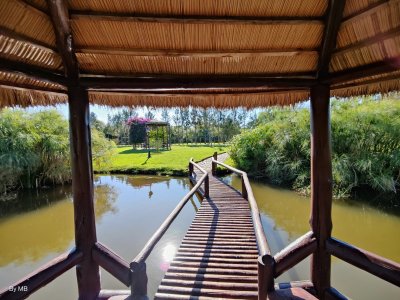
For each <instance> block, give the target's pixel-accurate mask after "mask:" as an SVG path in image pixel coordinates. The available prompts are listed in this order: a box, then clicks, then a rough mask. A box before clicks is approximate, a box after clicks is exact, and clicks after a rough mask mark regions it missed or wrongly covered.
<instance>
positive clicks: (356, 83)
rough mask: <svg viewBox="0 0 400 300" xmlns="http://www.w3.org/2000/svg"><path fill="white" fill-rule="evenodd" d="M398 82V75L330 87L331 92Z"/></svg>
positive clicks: (399, 77)
mask: <svg viewBox="0 0 400 300" xmlns="http://www.w3.org/2000/svg"><path fill="white" fill-rule="evenodd" d="M395 79H397V80H400V74H399V73H396V74H389V75H387V76H382V77H378V78H372V79H367V80H365V81H360V82H353V81H350V82H349V83H341V84H340V83H339V84H337V85H334V86H331V89H332V90H338V89H344V88H351V87H356V86H361V85H367V84H372V83H377V82H385V81H389V80H395Z"/></svg>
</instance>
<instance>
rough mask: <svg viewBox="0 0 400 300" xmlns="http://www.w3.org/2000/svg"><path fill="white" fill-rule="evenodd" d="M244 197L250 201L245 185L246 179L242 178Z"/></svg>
mask: <svg viewBox="0 0 400 300" xmlns="http://www.w3.org/2000/svg"><path fill="white" fill-rule="evenodd" d="M242 196H243V198H244V199H246V200H248V195H247V189H246V184H245V183H244V178H243V176H242Z"/></svg>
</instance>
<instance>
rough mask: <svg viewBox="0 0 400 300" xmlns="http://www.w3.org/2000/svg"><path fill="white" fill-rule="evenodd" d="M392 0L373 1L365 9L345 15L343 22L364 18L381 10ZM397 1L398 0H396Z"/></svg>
mask: <svg viewBox="0 0 400 300" xmlns="http://www.w3.org/2000/svg"><path fill="white" fill-rule="evenodd" d="M390 1H391V0H380V1H377V2H375V3H371V4H370V5H368V6H367V7H365V8H363V9H361V10H359V11H355V12H354V13H352V14H350V15H348V16H346V17H344V18H343V23H346V22H353V21H354V20H357V19H359V18H364V17H366V16H368V15H371V14H373V13H375V12H377V11H378V10H380V9H381V8H382V7H384V6H386V5H388V3H389V2H390ZM395 1H398V0H395Z"/></svg>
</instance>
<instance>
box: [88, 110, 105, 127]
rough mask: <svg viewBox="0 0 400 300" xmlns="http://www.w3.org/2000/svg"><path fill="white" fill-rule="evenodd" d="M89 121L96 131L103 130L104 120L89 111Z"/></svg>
mask: <svg viewBox="0 0 400 300" xmlns="http://www.w3.org/2000/svg"><path fill="white" fill-rule="evenodd" d="M89 122H90V127H91V128H96V129H97V130H98V131H100V132H104V129H105V127H106V124H104V122H102V121H100V120H99V119H98V118H97V115H96V114H95V113H94V112H91V113H90V116H89Z"/></svg>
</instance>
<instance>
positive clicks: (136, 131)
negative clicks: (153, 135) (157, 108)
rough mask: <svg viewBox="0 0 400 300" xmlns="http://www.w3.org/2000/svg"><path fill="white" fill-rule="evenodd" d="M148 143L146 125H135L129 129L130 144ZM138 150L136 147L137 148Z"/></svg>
mask: <svg viewBox="0 0 400 300" xmlns="http://www.w3.org/2000/svg"><path fill="white" fill-rule="evenodd" d="M145 141H146V124H141V123H135V124H131V126H130V127H129V143H130V144H132V145H135V146H136V144H141V143H144V142H145ZM135 148H136V147H135Z"/></svg>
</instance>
